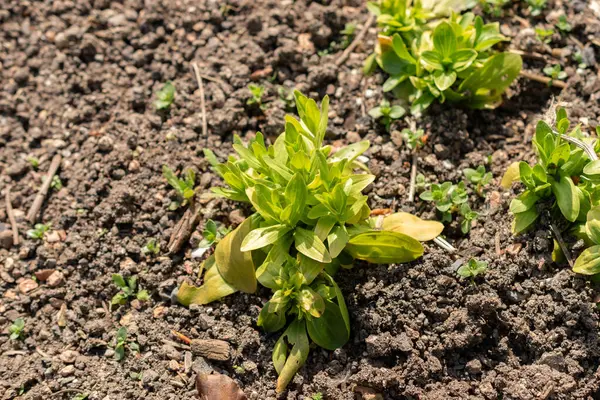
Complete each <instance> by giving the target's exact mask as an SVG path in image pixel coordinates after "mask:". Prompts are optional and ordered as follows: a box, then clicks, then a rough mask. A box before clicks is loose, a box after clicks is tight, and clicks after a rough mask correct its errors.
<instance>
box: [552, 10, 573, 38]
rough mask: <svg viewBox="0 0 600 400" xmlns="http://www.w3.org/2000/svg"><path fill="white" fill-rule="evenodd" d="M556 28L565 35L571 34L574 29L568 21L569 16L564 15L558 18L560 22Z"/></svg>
mask: <svg viewBox="0 0 600 400" xmlns="http://www.w3.org/2000/svg"><path fill="white" fill-rule="evenodd" d="M556 27H557V28H558V30H559V31H561V32H563V33H566V32H571V30H572V29H573V27H572V26H571V24H570V23H569V21H568V20H567V16H566V15H564V14H563V15H561V16H560V17H558V22H557V23H556Z"/></svg>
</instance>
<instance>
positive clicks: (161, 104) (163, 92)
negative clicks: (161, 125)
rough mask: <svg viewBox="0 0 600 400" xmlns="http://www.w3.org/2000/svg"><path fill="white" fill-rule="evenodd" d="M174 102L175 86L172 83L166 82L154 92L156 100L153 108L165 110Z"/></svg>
mask: <svg viewBox="0 0 600 400" xmlns="http://www.w3.org/2000/svg"><path fill="white" fill-rule="evenodd" d="M174 100H175V86H174V85H173V83H171V82H170V81H168V82H167V83H165V84H164V85H163V87H162V88H161V89H160V90H159V91H158V92H156V100H155V101H154V107H156V109H157V110H165V109H167V108H169V107H170V106H171V104H173V101H174Z"/></svg>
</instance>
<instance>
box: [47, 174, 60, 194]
mask: <svg viewBox="0 0 600 400" xmlns="http://www.w3.org/2000/svg"><path fill="white" fill-rule="evenodd" d="M50 187H51V188H52V189H54V190H56V191H57V192H58V191H59V190H60V189H62V188H63V183H62V181H61V180H60V177H59V176H58V175H54V176H53V177H52V182H50Z"/></svg>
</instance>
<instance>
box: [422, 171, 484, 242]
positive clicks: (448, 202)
mask: <svg viewBox="0 0 600 400" xmlns="http://www.w3.org/2000/svg"><path fill="white" fill-rule="evenodd" d="M419 197H420V198H421V200H425V201H431V202H433V203H434V204H435V208H436V209H437V210H438V211H439V212H440V214H441V221H442V222H446V223H448V222H452V216H453V214H457V213H458V214H459V215H460V216H461V222H460V229H461V231H462V232H463V233H464V234H467V233H469V232H470V231H471V226H472V225H473V221H475V220H476V219H477V217H478V216H479V214H478V213H477V212H475V211H473V210H472V209H471V206H469V203H468V200H469V194H468V193H467V188H466V185H465V183H464V182H460V183H459V184H457V185H455V184H453V183H452V182H444V183H441V184H435V183H434V184H432V185H431V187H430V188H429V190H426V191H425V192H423V193H421V195H420V196H419Z"/></svg>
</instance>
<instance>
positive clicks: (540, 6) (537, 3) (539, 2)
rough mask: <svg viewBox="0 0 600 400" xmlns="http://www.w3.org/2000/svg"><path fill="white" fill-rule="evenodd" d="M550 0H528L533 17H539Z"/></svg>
mask: <svg viewBox="0 0 600 400" xmlns="http://www.w3.org/2000/svg"><path fill="white" fill-rule="evenodd" d="M547 2H548V0H527V4H528V5H529V8H528V10H529V13H530V14H531V16H532V17H537V16H538V15H540V14H541V13H542V11H543V10H544V8H545V7H546V3H547Z"/></svg>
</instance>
